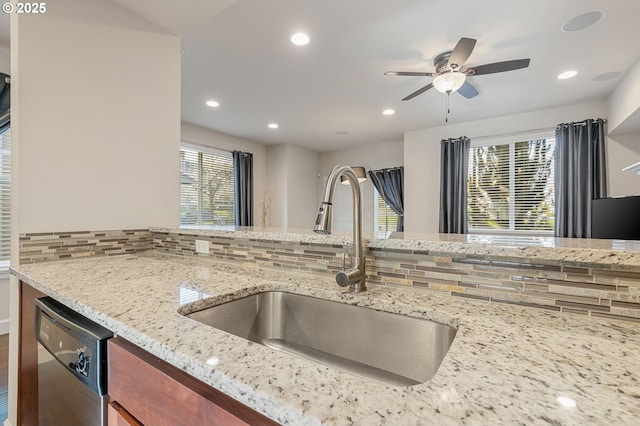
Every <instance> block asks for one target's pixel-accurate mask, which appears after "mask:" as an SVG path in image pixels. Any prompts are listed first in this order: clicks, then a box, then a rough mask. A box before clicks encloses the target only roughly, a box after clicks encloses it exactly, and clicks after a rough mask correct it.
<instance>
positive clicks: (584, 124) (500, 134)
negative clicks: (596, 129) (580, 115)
mask: <svg viewBox="0 0 640 426" xmlns="http://www.w3.org/2000/svg"><path fill="white" fill-rule="evenodd" d="M598 120H600V119H598ZM602 121H604V122H605V123H606V122H607V120H606V119H602ZM571 124H574V125H577V126H586V125H587V120H582V121H576V122H574V123H571ZM561 125H562V124H558V125H557V126H555V127H541V128H539V129H530V130H520V131H517V132H506V133H497V134H495V135H483V136H475V137H471V138H469V139H471V140H472V141H476V140H478V139H492V138H500V137H505V136H517V135H526V134H528V133H538V132H550V131H552V130H556V129H558V128H559V127H560V126H561Z"/></svg>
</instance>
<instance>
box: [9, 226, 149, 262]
mask: <svg viewBox="0 0 640 426" xmlns="http://www.w3.org/2000/svg"><path fill="white" fill-rule="evenodd" d="M19 248H20V264H25V263H35V262H44V261H51V260H64V259H71V258H81V257H90V256H112V255H116V254H126V253H135V252H138V251H144V250H150V249H152V248H153V234H152V233H151V232H150V231H149V230H148V229H128V230H117V231H74V232H38V233H30V234H21V235H20V236H19Z"/></svg>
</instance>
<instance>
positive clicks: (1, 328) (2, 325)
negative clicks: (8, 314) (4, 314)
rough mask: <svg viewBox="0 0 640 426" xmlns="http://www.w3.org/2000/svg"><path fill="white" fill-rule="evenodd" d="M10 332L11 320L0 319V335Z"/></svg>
mask: <svg viewBox="0 0 640 426" xmlns="http://www.w3.org/2000/svg"><path fill="white" fill-rule="evenodd" d="M3 334H9V320H8V319H5V320H2V321H0V335H3Z"/></svg>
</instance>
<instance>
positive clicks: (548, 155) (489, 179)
mask: <svg viewBox="0 0 640 426" xmlns="http://www.w3.org/2000/svg"><path fill="white" fill-rule="evenodd" d="M554 151H555V141H554V139H552V138H548V139H537V140H529V141H521V142H515V143H510V144H503V145H490V146H481V147H473V148H471V149H470V152H469V174H468V180H467V190H468V198H467V202H468V218H469V219H468V220H469V229H470V230H472V231H473V230H504V231H516V232H525V231H529V232H540V233H545V232H552V231H553V228H554V223H555V194H554V172H553V157H554Z"/></svg>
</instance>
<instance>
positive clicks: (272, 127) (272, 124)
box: [267, 123, 280, 129]
mask: <svg viewBox="0 0 640 426" xmlns="http://www.w3.org/2000/svg"><path fill="white" fill-rule="evenodd" d="M267 127H268V128H270V129H277V128H278V127H280V126H278V124H277V123H269V124H267Z"/></svg>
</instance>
